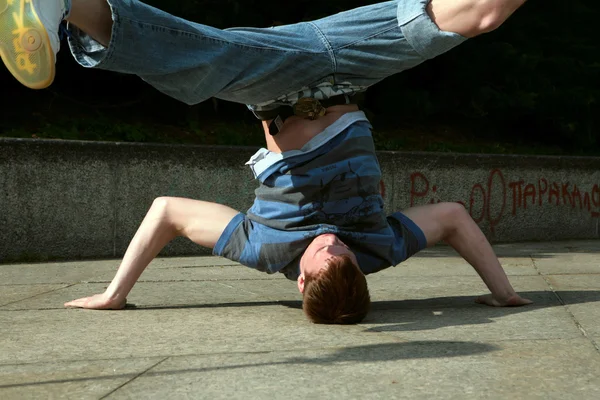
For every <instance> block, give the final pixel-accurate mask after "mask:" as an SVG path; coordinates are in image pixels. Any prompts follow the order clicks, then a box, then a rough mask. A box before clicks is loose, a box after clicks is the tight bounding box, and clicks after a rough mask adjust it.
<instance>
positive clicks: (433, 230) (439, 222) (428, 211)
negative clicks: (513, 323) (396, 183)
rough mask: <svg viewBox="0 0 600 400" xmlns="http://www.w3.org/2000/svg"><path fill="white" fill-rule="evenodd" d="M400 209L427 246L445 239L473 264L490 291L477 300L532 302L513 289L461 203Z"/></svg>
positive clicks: (510, 303)
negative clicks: (422, 236) (420, 232)
mask: <svg viewBox="0 0 600 400" xmlns="http://www.w3.org/2000/svg"><path fill="white" fill-rule="evenodd" d="M402 213H403V214H404V215H406V216H407V217H408V218H410V219H411V220H412V221H413V222H414V223H415V224H417V226H419V228H421V230H422V231H423V233H424V234H425V237H426V238H427V245H428V246H433V245H435V244H436V243H438V242H440V241H445V242H446V243H448V244H449V245H450V246H452V247H453V248H454V249H455V250H456V251H457V252H458V253H459V254H460V255H461V256H462V257H463V258H464V259H465V260H466V261H467V262H468V263H469V264H471V265H472V266H473V268H475V270H476V271H477V273H478V274H479V276H480V277H481V279H483V281H484V282H485V284H486V285H487V287H488V288H489V289H490V292H492V293H491V294H490V295H487V296H481V297H479V298H477V300H476V301H477V302H478V303H481V304H487V305H490V306H496V307H505V306H522V305H526V304H531V301H530V300H527V299H523V298H522V297H520V296H519V295H518V294H517V293H516V292H515V290H514V289H513V287H512V286H511V284H510V282H509V281H508V277H507V276H506V273H505V272H504V269H502V266H501V265H500V262H499V261H498V257H496V254H495V253H494V250H493V249H492V246H491V245H490V243H489V242H488V240H487V239H486V237H485V235H484V234H483V232H481V229H479V227H478V226H477V224H476V223H475V221H473V219H472V218H471V216H470V215H469V214H468V213H467V211H466V210H465V208H464V207H463V206H461V205H460V204H458V203H440V204H434V205H427V206H421V207H414V208H409V209H408V210H405V211H403V212H402Z"/></svg>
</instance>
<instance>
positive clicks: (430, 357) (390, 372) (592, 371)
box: [108, 339, 600, 399]
mask: <svg viewBox="0 0 600 400" xmlns="http://www.w3.org/2000/svg"><path fill="white" fill-rule="evenodd" d="M316 345H318V344H316ZM549 348H552V349H553V351H552V352H548V351H547V350H548V349H549ZM593 351H594V349H593V348H592V346H591V345H590V343H589V342H587V341H585V340H582V339H575V340H557V341H526V342H520V341H517V342H500V343H494V342H489V343H482V342H467V341H456V342H451V341H415V342H403V343H392V344H376V345H358V346H348V347H344V348H321V349H314V350H310V351H302V350H299V351H290V352H281V351H272V352H268V353H264V354H256V353H251V354H247V353H246V354H215V355H208V356H192V357H176V358H169V359H168V360H166V361H164V362H162V363H160V364H159V365H158V366H156V367H155V368H152V369H151V370H150V371H148V372H146V373H145V374H144V375H143V376H141V377H139V378H138V379H136V380H134V381H133V382H131V383H130V384H128V385H126V386H124V387H123V388H121V389H119V390H117V391H116V392H114V393H113V394H112V395H111V396H109V397H108V398H109V399H127V398H132V397H144V398H151V399H167V398H203V399H247V398H256V399H267V398H268V399H306V398H319V399H331V398H338V399H366V398H368V399H415V398H419V399H482V398H498V399H501V398H522V399H564V398H573V399H575V398H577V399H582V398H583V399H594V398H598V396H599V395H600V384H599V382H598V379H597V376H598V374H599V373H600V357H593V358H592V359H590V358H589V353H590V352H593ZM221 382H227V383H228V384H227V385H226V386H223V385H222V384H221Z"/></svg>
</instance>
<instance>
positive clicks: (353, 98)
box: [253, 93, 363, 136]
mask: <svg viewBox="0 0 600 400" xmlns="http://www.w3.org/2000/svg"><path fill="white" fill-rule="evenodd" d="M362 98H363V94H362V93H357V94H354V95H339V96H334V97H330V98H328V99H325V100H317V99H314V98H312V97H302V98H301V99H299V100H298V102H297V103H296V104H294V106H288V105H284V106H280V107H277V108H275V109H273V110H268V111H253V113H254V115H255V116H256V118H258V119H260V120H261V121H267V120H273V121H272V122H271V123H270V124H269V134H270V135H271V136H275V135H277V134H278V133H279V131H280V130H281V128H282V127H283V123H284V121H285V120H286V119H288V118H289V117H291V116H292V115H297V116H299V117H303V118H307V119H311V120H315V119H317V118H319V117H322V116H324V115H325V112H326V109H327V108H328V107H333V106H339V105H344V104H357V103H358V101H360V100H362Z"/></svg>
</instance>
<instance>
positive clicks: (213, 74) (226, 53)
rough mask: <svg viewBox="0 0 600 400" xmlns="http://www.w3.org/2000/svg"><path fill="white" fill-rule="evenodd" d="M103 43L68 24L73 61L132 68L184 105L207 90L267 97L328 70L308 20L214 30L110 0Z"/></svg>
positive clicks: (242, 99)
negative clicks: (107, 39)
mask: <svg viewBox="0 0 600 400" xmlns="http://www.w3.org/2000/svg"><path fill="white" fill-rule="evenodd" d="M108 3H109V5H110V7H111V11H112V17H113V21H114V22H113V30H112V37H111V41H110V44H109V46H108V48H106V47H104V46H102V45H101V44H100V43H98V42H96V41H95V40H93V39H92V38H91V37H90V36H88V35H87V34H86V33H85V32H83V31H81V30H79V29H78V28H77V27H75V26H70V30H71V35H70V37H69V46H70V49H71V52H72V53H73V56H74V57H75V59H76V61H77V62H78V63H79V64H81V65H82V66H84V67H94V68H101V69H106V70H112V71H117V72H121V73H127V74H134V75H138V76H140V77H141V78H142V79H143V80H145V81H147V82H148V83H150V84H151V85H152V86H154V87H156V88H157V89H158V90H160V91H162V92H164V93H166V94H167V95H169V96H171V97H174V98H176V99H178V100H181V101H183V102H186V103H188V104H197V103H200V102H202V101H204V100H206V99H208V98H210V97H217V98H221V99H224V100H229V101H234V102H238V103H244V104H257V103H261V102H266V101H269V100H271V99H273V98H276V97H278V96H280V95H281V94H282V93H287V92H290V91H292V90H295V89H296V88H298V87H303V86H307V85H310V84H312V83H313V82H316V81H318V80H319V78H320V77H322V76H327V75H331V71H332V66H333V65H332V62H331V55H330V54H329V52H328V49H327V47H326V45H325V42H324V40H323V38H322V37H321V36H320V34H319V32H318V31H317V30H316V29H315V28H314V27H313V26H312V25H310V24H308V23H299V24H294V25H287V26H281V27H275V28H264V29H259V28H232V29H225V30H222V29H217V28H213V27H210V26H206V25H202V24H197V23H193V22H190V21H186V20H184V19H182V18H179V17H176V16H173V15H170V14H168V13H166V12H164V11H161V10H158V9H156V8H154V7H151V6H149V5H147V4H144V3H141V2H139V1H135V0H108Z"/></svg>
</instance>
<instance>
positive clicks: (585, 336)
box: [530, 256, 600, 353]
mask: <svg viewBox="0 0 600 400" xmlns="http://www.w3.org/2000/svg"><path fill="white" fill-rule="evenodd" d="M530 258H531V263H532V264H533V268H534V269H535V270H536V271H537V273H538V275H539V276H540V277H541V278H542V279H543V280H544V282H546V285H548V287H549V288H550V290H551V291H552V293H553V294H554V296H555V297H556V299H557V300H558V302H559V303H560V304H561V305H562V306H563V308H564V309H565V310H566V311H567V313H568V314H569V316H570V317H571V320H572V321H573V323H574V324H575V326H576V327H577V329H579V332H581V335H582V336H583V337H584V338H586V339H587V340H589V341H590V343H591V344H592V346H594V348H595V349H596V351H597V352H598V353H600V347H599V346H598V343H596V341H595V340H594V339H593V338H591V337H590V335H589V334H588V333H587V331H586V330H585V328H584V327H583V325H581V323H580V322H579V321H578V320H577V317H575V314H573V312H572V311H571V308H570V307H569V305H568V304H567V303H566V302H565V301H564V300H563V298H562V297H561V296H560V294H558V292H557V291H556V289H555V288H554V285H552V282H551V281H550V279H548V277H547V276H546V275H544V274H542V271H540V269H539V268H538V266H537V264H536V262H535V258H534V257H533V256H530Z"/></svg>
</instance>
